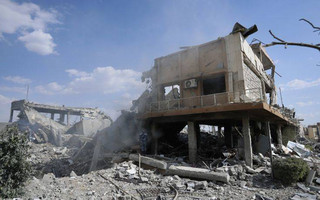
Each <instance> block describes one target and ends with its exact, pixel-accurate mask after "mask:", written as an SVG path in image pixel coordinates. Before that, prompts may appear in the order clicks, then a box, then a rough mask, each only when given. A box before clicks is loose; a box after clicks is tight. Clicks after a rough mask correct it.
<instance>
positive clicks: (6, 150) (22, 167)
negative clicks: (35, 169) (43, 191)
mask: <svg viewBox="0 0 320 200" xmlns="http://www.w3.org/2000/svg"><path fill="white" fill-rule="evenodd" d="M28 149H29V146H28V140H27V137H26V135H25V134H23V133H20V132H19V131H18V128H17V127H15V126H11V127H7V128H6V129H5V130H4V131H2V132H0V197H2V198H10V197H17V195H19V194H20V193H21V190H20V188H21V186H23V183H24V182H25V181H26V180H27V179H28V177H29V175H30V172H31V167H30V164H29V163H28V162H27V158H28V156H29V154H28Z"/></svg>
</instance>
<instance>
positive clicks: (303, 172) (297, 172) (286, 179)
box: [272, 158, 309, 185]
mask: <svg viewBox="0 0 320 200" xmlns="http://www.w3.org/2000/svg"><path fill="white" fill-rule="evenodd" d="M272 170H273V176H274V178H275V179H278V180H280V181H281V182H282V183H283V184H285V185H290V184H292V183H295V182H297V181H300V180H303V179H305V177H306V176H307V174H308V172H309V167H308V164H307V163H306V162H305V161H304V160H302V159H300V158H286V159H277V160H274V161H273V164H272Z"/></svg>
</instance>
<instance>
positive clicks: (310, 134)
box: [306, 122, 320, 140]
mask: <svg viewBox="0 0 320 200" xmlns="http://www.w3.org/2000/svg"><path fill="white" fill-rule="evenodd" d="M306 136H307V138H309V139H314V140H319V139H320V122H318V123H317V124H316V125H309V126H308V131H307V134H306Z"/></svg>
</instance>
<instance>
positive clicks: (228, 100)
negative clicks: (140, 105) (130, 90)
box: [145, 88, 267, 113]
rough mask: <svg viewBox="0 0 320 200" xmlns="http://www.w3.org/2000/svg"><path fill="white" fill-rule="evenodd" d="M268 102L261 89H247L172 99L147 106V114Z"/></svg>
mask: <svg viewBox="0 0 320 200" xmlns="http://www.w3.org/2000/svg"><path fill="white" fill-rule="evenodd" d="M252 102H267V99H265V98H264V95H263V94H262V89H261V88H252V89H247V90H245V91H242V92H224V93H216V94H210V95H202V96H195V97H188V98H180V99H171V100H164V101H158V102H152V103H149V104H146V107H145V112H150V113H152V112H163V111H172V110H184V109H193V108H204V107H212V106H219V105H226V104H232V103H252Z"/></svg>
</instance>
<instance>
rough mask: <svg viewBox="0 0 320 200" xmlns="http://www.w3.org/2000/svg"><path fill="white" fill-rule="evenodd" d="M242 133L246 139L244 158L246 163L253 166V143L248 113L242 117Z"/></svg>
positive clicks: (244, 139)
mask: <svg viewBox="0 0 320 200" xmlns="http://www.w3.org/2000/svg"><path fill="white" fill-rule="evenodd" d="M242 133H243V141H244V159H245V162H246V165H247V166H249V167H252V144H251V135H250V125H249V116H248V115H247V114H246V115H244V116H243V117H242Z"/></svg>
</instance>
